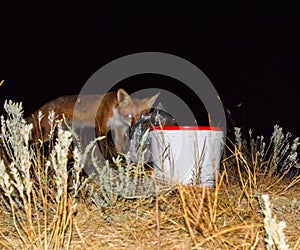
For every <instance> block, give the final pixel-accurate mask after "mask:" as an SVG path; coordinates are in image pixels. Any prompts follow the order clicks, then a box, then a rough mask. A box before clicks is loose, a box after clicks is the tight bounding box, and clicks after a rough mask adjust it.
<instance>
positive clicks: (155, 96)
mask: <svg viewBox="0 0 300 250" xmlns="http://www.w3.org/2000/svg"><path fill="white" fill-rule="evenodd" d="M159 94H160V92H158V93H157V94H156V95H154V96H152V97H151V98H150V99H149V100H148V101H147V106H148V107H149V108H152V106H153V104H154V103H155V101H156V99H157V97H158V96H159Z"/></svg>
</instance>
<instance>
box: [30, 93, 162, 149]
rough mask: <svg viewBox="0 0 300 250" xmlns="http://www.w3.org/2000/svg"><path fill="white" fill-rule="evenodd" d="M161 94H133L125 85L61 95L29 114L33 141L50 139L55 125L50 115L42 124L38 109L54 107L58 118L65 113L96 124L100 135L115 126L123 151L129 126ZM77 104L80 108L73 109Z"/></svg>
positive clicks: (89, 124)
mask: <svg viewBox="0 0 300 250" xmlns="http://www.w3.org/2000/svg"><path fill="white" fill-rule="evenodd" d="M158 96H159V93H157V94H156V95H154V96H152V97H151V98H144V99H138V98H131V97H130V96H129V95H128V93H127V92H126V91H125V90H124V89H119V90H118V91H117V92H108V93H106V94H104V95H81V96H79V97H78V96H76V95H70V96H62V97H59V98H57V99H55V100H52V101H50V102H48V103H46V104H44V105H43V106H42V107H40V108H39V109H38V110H37V111H35V112H34V113H33V114H32V115H31V116H29V117H28V118H27V122H28V123H32V124H33V129H32V142H34V143H37V142H38V141H39V140H41V141H42V142H45V141H48V140H49V136H48V135H49V133H50V130H51V127H50V125H49V122H48V119H47V118H46V119H45V118H43V119H42V120H41V122H40V125H39V122H38V113H39V111H41V112H42V113H43V114H44V115H45V116H47V115H48V113H49V112H50V111H52V110H53V111H54V113H55V115H56V118H55V119H56V120H58V119H62V118H63V114H64V116H65V118H66V120H67V121H70V122H72V123H77V124H79V125H80V126H86V127H93V126H95V127H96V135H97V136H107V134H108V132H109V131H110V130H112V134H113V139H114V142H115V147H116V149H117V151H119V152H120V151H121V150H122V148H123V146H124V138H125V137H126V133H127V132H128V129H129V128H130V127H131V126H132V125H134V124H135V123H136V122H137V121H138V119H139V118H140V117H141V115H143V114H146V113H148V112H149V111H150V109H151V108H152V106H153V104H154V102H155V101H156V99H157V97H158ZM76 102H77V103H76ZM75 104H76V112H75V113H73V112H74V107H75ZM95 114H96V117H95Z"/></svg>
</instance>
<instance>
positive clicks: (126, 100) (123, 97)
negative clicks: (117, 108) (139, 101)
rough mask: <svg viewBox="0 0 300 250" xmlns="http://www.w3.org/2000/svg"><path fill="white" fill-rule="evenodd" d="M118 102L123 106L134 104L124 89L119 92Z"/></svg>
mask: <svg viewBox="0 0 300 250" xmlns="http://www.w3.org/2000/svg"><path fill="white" fill-rule="evenodd" d="M117 100H118V103H119V104H120V103H122V104H128V103H130V102H132V100H131V97H130V96H129V95H128V93H127V92H126V91H125V90H124V89H119V90H118V92H117Z"/></svg>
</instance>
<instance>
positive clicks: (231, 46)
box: [0, 9, 300, 136]
mask: <svg viewBox="0 0 300 250" xmlns="http://www.w3.org/2000/svg"><path fill="white" fill-rule="evenodd" d="M299 24H300V17H297V16H289V15H228V16H226V15H222V16H219V15H212V16H209V15H207V16H206V15H203V13H201V14H199V13H198V14H181V15H178V14H176V15H175V14H174V15H172V14H170V13H163V14H156V13H154V12H153V13H143V12H135V13H134V14H128V13H118V14H116V13H115V12H113V11H110V10H103V9H102V10H99V11H94V12H93V13H90V12H89V11H87V12H85V11H82V12H76V13H75V12H72V11H70V12H65V11H63V12H61V13H59V12H57V11H53V12H50V13H44V12H36V13H34V14H31V13H30V14H28V13H27V12H24V13H22V12H21V13H15V14H9V15H7V16H5V17H4V16H2V22H1V24H0V27H1V31H0V32H1V39H0V80H2V79H4V80H5V82H4V84H3V85H2V86H1V87H0V103H1V106H3V103H4V100H6V99H11V100H13V101H22V103H23V107H24V109H25V116H27V115H29V114H30V113H31V112H33V111H35V110H36V109H37V108H38V107H39V106H41V105H42V104H43V103H44V102H46V101H49V100H51V99H54V98H57V97H58V96H61V95H67V94H78V93H79V92H80V90H81V87H82V86H83V85H84V84H85V82H86V81H87V80H88V78H89V77H90V76H91V75H92V74H93V73H94V72H95V71H97V70H98V69H99V68H101V67H102V66H103V65H105V64H106V63H109V62H110V61H112V60H114V59H117V58H119V57H121V56H125V55H128V54H131V53H137V52H145V51H155V52H165V53H171V54H174V55H177V56H180V57H182V58H184V59H186V60H188V61H190V62H191V63H193V64H195V65H196V66H197V67H199V68H200V69H201V70H202V71H203V72H204V73H205V74H206V76H207V77H208V78H209V79H210V80H211V82H212V83H213V85H214V86H215V88H216V90H217V92H218V93H219V96H220V97H221V99H222V102H223V105H224V108H225V109H226V110H229V111H230V113H231V115H230V118H229V119H228V122H229V123H230V124H231V121H232V120H233V121H234V124H235V126H241V127H243V129H244V131H246V130H248V129H250V128H252V129H253V130H254V132H255V133H256V134H266V135H269V134H270V133H271V132H272V131H273V126H274V125H275V124H278V125H280V126H282V127H283V129H284V131H285V132H287V131H290V132H292V134H293V135H294V136H299V135H300V119H299V111H298V110H299V109H298V106H299V98H298V96H299V90H298V85H299V82H300V75H299V73H300V29H299ZM124 85H125V86H127V87H126V89H127V90H128V92H130V91H133V90H135V89H138V88H143V87H151V86H154V85H155V87H157V86H160V87H162V88H166V89H170V90H174V91H175V92H176V93H179V94H180V95H181V96H182V98H183V99H184V100H187V101H188V102H189V104H191V105H192V104H193V103H194V100H193V99H191V98H190V97H189V96H190V95H189V93H188V92H186V91H184V90H183V89H182V88H181V87H180V86H179V87H178V86H177V85H176V84H175V83H174V81H173V80H172V79H166V78H165V77H159V76H144V77H143V76H141V77H137V78H135V79H126V80H124ZM175 85H176V86H177V87H174V86H175ZM162 101H163V100H162ZM1 113H3V109H1Z"/></svg>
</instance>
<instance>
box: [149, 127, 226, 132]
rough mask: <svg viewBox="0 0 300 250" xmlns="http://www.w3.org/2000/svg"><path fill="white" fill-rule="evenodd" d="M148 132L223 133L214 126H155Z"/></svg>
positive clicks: (219, 128)
mask: <svg viewBox="0 0 300 250" xmlns="http://www.w3.org/2000/svg"><path fill="white" fill-rule="evenodd" d="M150 130H210V131H223V129H222V128H221V127H215V126H156V127H152V128H151V129H150Z"/></svg>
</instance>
